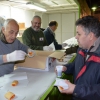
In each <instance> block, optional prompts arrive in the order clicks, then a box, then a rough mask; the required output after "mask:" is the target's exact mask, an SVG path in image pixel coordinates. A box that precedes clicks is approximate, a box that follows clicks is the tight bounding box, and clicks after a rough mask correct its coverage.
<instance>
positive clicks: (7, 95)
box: [5, 92, 15, 100]
mask: <svg viewBox="0 0 100 100" xmlns="http://www.w3.org/2000/svg"><path fill="white" fill-rule="evenodd" d="M14 97H15V94H14V93H12V92H7V93H6V94H5V98H6V99H8V100H12V99H13V98H14Z"/></svg>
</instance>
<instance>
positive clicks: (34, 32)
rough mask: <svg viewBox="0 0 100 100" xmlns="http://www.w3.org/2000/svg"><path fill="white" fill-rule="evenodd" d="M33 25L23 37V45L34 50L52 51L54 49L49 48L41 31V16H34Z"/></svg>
mask: <svg viewBox="0 0 100 100" xmlns="http://www.w3.org/2000/svg"><path fill="white" fill-rule="evenodd" d="M31 24H32V26H31V27H29V28H27V29H26V30H25V31H24V33H23V35H22V40H23V43H24V44H26V45H27V46H29V47H30V48H31V49H33V50H46V51H52V50H53V49H52V48H51V47H49V46H48V43H47V41H46V39H45V36H44V34H43V32H42V30H41V29H40V27H41V18H40V17H39V16H34V17H33V19H32V21H31Z"/></svg>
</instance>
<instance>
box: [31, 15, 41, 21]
mask: <svg viewBox="0 0 100 100" xmlns="http://www.w3.org/2000/svg"><path fill="white" fill-rule="evenodd" d="M34 18H39V19H40V20H41V17H40V16H38V15H35V16H34V17H33V18H32V21H33V20H34Z"/></svg>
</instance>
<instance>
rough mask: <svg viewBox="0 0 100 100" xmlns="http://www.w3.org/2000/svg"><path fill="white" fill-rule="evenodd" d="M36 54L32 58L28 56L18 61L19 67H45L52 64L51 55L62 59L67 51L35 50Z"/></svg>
mask: <svg viewBox="0 0 100 100" xmlns="http://www.w3.org/2000/svg"><path fill="white" fill-rule="evenodd" d="M35 53H36V54H35V56H33V57H32V58H29V57H26V58H25V60H24V61H20V62H17V63H16V66H18V67H27V68H35V69H45V68H47V67H48V66H49V65H50V61H51V60H50V59H51V57H53V58H57V59H61V58H62V57H63V56H64V55H65V53H64V52H58V51H55V52H49V51H37V50H36V51H35Z"/></svg>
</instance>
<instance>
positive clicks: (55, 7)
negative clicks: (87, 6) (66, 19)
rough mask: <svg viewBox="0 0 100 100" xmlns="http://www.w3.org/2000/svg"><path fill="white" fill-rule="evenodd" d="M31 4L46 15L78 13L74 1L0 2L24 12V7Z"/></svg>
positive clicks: (22, 0)
mask: <svg viewBox="0 0 100 100" xmlns="http://www.w3.org/2000/svg"><path fill="white" fill-rule="evenodd" d="M27 3H31V4H34V5H37V6H40V7H42V8H45V9H46V10H47V12H46V13H56V12H60V13H63V12H76V11H78V5H77V4H76V2H75V1H74V0H0V4H2V5H9V6H12V7H17V8H22V9H25V10H33V11H37V10H34V9H29V8H27V7H26V6H25V5H26V4H27Z"/></svg>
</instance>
